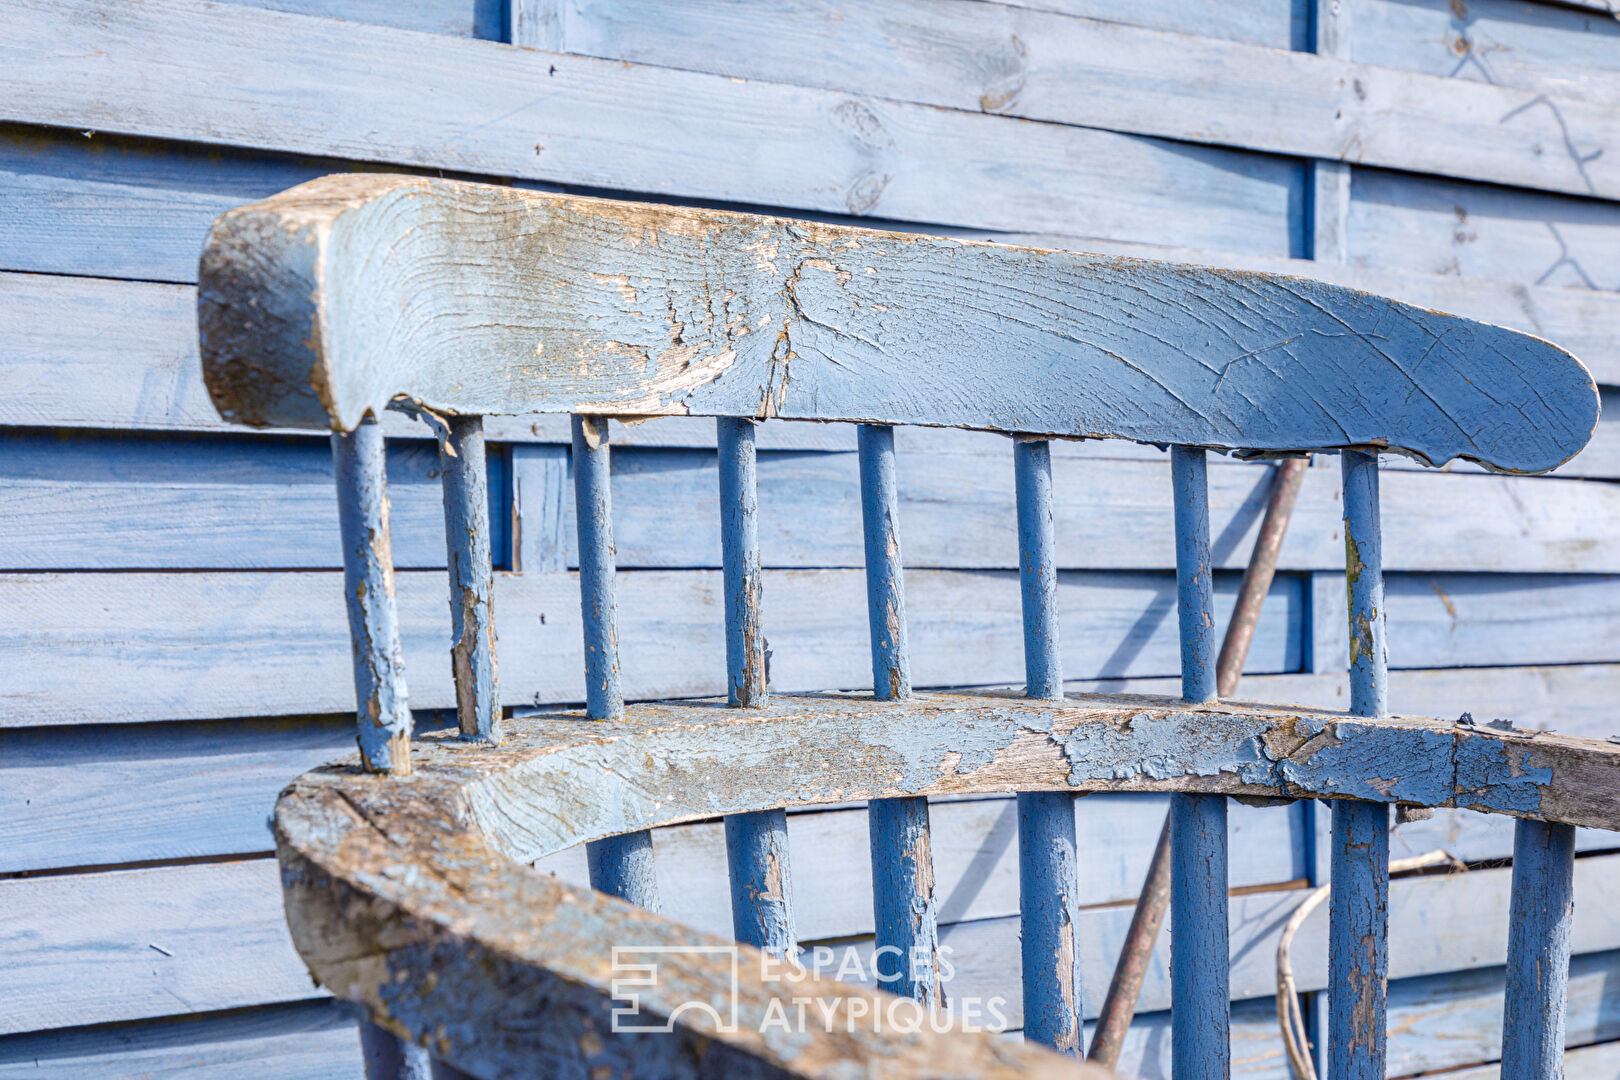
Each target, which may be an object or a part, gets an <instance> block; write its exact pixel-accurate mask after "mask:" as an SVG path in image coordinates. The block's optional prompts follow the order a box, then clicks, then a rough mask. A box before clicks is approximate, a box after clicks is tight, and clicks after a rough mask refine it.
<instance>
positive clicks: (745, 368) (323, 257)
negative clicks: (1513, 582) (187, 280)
mask: <svg viewBox="0 0 1620 1080" xmlns="http://www.w3.org/2000/svg"><path fill="white" fill-rule="evenodd" d="M1122 312H1123V313H1124V314H1123V317H1122V315H1121V313H1122ZM198 324H199V331H200V352H201V356H202V363H203V370H204V377H205V381H206V383H207V386H208V388H209V392H210V394H211V395H212V398H213V400H214V403H215V406H216V408H217V409H218V410H219V412H220V414H221V416H222V417H224V418H225V419H227V420H231V421H234V422H238V423H244V424H249V425H256V426H264V425H278V426H287V427H311V428H332V429H337V430H349V429H352V428H353V427H354V425H356V424H358V423H359V422H360V421H361V420H362V418H363V417H364V416H365V415H367V414H368V413H378V412H380V411H381V410H382V409H384V408H386V407H388V406H389V404H390V403H394V404H396V405H398V406H401V407H406V408H411V409H417V410H427V411H428V412H430V413H431V412H439V413H450V414H455V413H479V414H495V415H506V414H517V413H530V412H581V413H597V414H604V415H614V416H620V417H626V418H628V417H645V416H668V415H701V416H739V417H749V416H752V417H758V418H769V417H782V418H792V419H805V420H827V421H851V422H855V421H860V422H873V423H885V424H918V425H929V426H948V427H964V428H978V429H983V430H992V431H1004V432H1009V433H1024V434H1035V435H1046V436H1053V437H1061V438H1120V439H1130V440H1135V441H1139V442H1153V443H1176V444H1182V445H1191V446H1207V447H1211V448H1214V449H1220V450H1230V451H1249V452H1262V453H1263V452H1279V453H1281V452H1292V451H1301V450H1318V449H1337V448H1344V447H1361V448H1372V449H1384V450H1389V451H1392V452H1397V453H1403V454H1407V455H1410V456H1412V457H1414V458H1415V459H1417V460H1419V461H1422V462H1425V463H1428V464H1432V465H1440V464H1443V463H1444V462H1446V461H1449V460H1451V459H1453V458H1456V457H1462V458H1466V459H1469V460H1473V461H1477V462H1479V463H1480V464H1482V465H1484V466H1486V467H1487V468H1491V469H1495V470H1498V471H1503V472H1543V471H1546V470H1549V469H1552V468H1555V467H1556V466H1557V465H1559V464H1561V463H1562V462H1564V461H1566V460H1568V458H1570V457H1571V456H1573V455H1574V454H1575V453H1576V452H1577V451H1578V450H1579V449H1580V448H1581V447H1582V446H1584V445H1585V443H1586V441H1587V440H1588V439H1589V438H1590V437H1591V433H1592V430H1593V428H1594V427H1595V425H1596V422H1597V417H1598V408H1599V404H1598V395H1597V389H1596V385H1595V383H1594V382H1593V380H1592V378H1591V375H1590V373H1588V372H1587V371H1586V369H1585V368H1584V367H1583V366H1582V365H1581V364H1580V362H1579V361H1578V360H1576V359H1575V358H1574V357H1572V356H1570V355H1569V354H1568V353H1566V352H1565V351H1564V350H1562V349H1560V348H1558V347H1557V346H1555V345H1552V344H1550V343H1548V342H1545V341H1542V340H1541V339H1539V338H1536V337H1532V336H1531V335H1527V334H1522V333H1519V332H1517V331H1513V330H1507V329H1504V328H1501V327H1497V326H1492V325H1490V324H1487V323H1481V322H1476V321H1473V320H1469V319H1464V318H1460V317H1457V316H1451V315H1445V314H1442V313H1438V312H1434V311H1428V310H1426V309H1423V308H1417V307H1413V306H1411V305H1408V304H1403V303H1400V302H1398V301H1394V300H1389V299H1386V298H1383V297H1377V296H1373V295H1371V294H1368V293H1363V292H1359V291H1357V290H1354V289H1349V288H1345V287H1342V286H1337V285H1331V284H1327V283H1324V282H1318V281H1311V280H1306V279H1301V278H1290V277H1286V276H1283V275H1277V274H1267V273H1260V272H1252V271H1239V270H1221V269H1212V268H1201V267H1192V266H1186V265H1180V264H1172V263H1160V262H1152V261H1147V260H1141V259H1130V258H1123V257H1116V256H1100V255H1086V254H1082V253H1075V252H1066V251H1052V250H1046V249H1038V248H1018V247H1010V246H1003V245H995V244H987V243H983V242H972V241H961V240H954V239H948V238H943V237H933V236H926V235H922V234H901V233H885V232H878V231H874V230H868V229H860V228H854V227H848V226H835V225H826V224H818V223H810V222H796V221H788V220H785V219H779V218H770V217H763V216H759V215H752V214H738V213H730V212H724V211H711V210H694V209H687V208H681V207H671V206H654V205H644V204H637V203H626V202H616V201H611V200H603V199H590V198H584V197H576V196H561V195H552V194H547V193H541V192H529V191H518V190H513V189H509V188H499V187H493V186H489V185H479V184H471V183H465V182H460V181H447V180H436V179H431V178H422V177H404V176H366V175H352V174H351V175H343V176H333V177H326V178H323V179H320V180H315V181H311V182H310V183H307V184H303V185H300V186H299V187H296V188H293V189H291V190H289V191H287V192H283V193H282V194H280V195H277V196H274V197H272V198H270V199H268V200H265V201H263V202H259V203H254V204H250V205H248V206H245V207H239V208H237V209H236V210H232V211H230V212H229V213H227V214H225V215H224V216H223V217H221V218H220V219H219V220H218V221H217V222H215V224H214V227H213V229H212V230H211V232H210V235H209V239H208V243H207V246H206V247H205V249H204V252H203V255H202V260H201V265H200V268H199V290H198ZM970 388H971V392H969V389H970Z"/></svg>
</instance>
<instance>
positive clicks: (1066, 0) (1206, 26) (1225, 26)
mask: <svg viewBox="0 0 1620 1080" xmlns="http://www.w3.org/2000/svg"><path fill="white" fill-rule="evenodd" d="M1008 2H1009V3H1011V4H1012V6H1014V7H1029V8H1039V9H1041V10H1044V11H1057V12H1062V13H1063V14H1065V15H1081V16H1084V17H1086V18H1091V19H1109V20H1112V21H1114V22H1124V23H1130V24H1131V25H1133V26H1147V27H1152V28H1153V29H1155V30H1174V31H1177V32H1179V33H1183V34H1202V35H1204V36H1205V37H1212V38H1222V39H1224V40H1228V41H1246V42H1249V43H1250V44H1252V45H1269V46H1270V47H1272V48H1274V49H1299V48H1304V47H1305V34H1306V29H1307V28H1306V25H1305V24H1306V14H1305V12H1303V11H1302V10H1300V8H1299V5H1297V4H1294V3H1290V2H1288V0H1255V2H1253V3H1248V4H1223V3H1220V2H1219V0H1140V2H1139V3H1135V4H1132V5H1130V7H1128V8H1121V7H1120V6H1119V5H1117V4H1113V3H1110V2H1109V0H1008ZM1593 2H1599V0H1593Z"/></svg>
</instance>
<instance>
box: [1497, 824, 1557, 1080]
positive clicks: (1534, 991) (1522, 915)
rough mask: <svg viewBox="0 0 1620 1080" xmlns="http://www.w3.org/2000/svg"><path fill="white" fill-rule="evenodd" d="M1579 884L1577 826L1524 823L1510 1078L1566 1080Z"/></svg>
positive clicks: (1517, 883)
mask: <svg viewBox="0 0 1620 1080" xmlns="http://www.w3.org/2000/svg"><path fill="white" fill-rule="evenodd" d="M1574 886H1575V827H1574V826H1573V825H1561V824H1557V823H1554V822H1547V821H1520V822H1518V823H1517V824H1516V825H1515V827H1514V832H1513V898H1512V900H1511V902H1510V903H1509V908H1508V955H1507V1000H1506V1002H1505V1003H1504V1006H1503V1013H1502V1080H1558V1078H1559V1077H1561V1076H1562V1075H1563V1072H1564V1013H1565V1009H1566V1003H1567V997H1568V992H1569V937H1570V927H1571V924H1572V923H1573V922H1574V919H1575V892H1574Z"/></svg>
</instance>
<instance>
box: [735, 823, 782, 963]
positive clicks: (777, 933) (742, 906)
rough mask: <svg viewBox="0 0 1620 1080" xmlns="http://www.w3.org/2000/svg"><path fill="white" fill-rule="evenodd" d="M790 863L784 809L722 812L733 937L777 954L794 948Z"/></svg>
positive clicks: (780, 954)
mask: <svg viewBox="0 0 1620 1080" xmlns="http://www.w3.org/2000/svg"><path fill="white" fill-rule="evenodd" d="M790 866H791V864H790V862H789V859H788V830H787V813H786V812H785V811H782V810H763V811H760V812H759V813H754V814H728V815H727V816H726V870H727V873H728V876H729V878H730V883H731V927H732V935H733V936H734V937H736V939H737V940H738V941H741V942H743V943H744V944H746V945H752V946H754V947H755V948H757V949H763V950H765V951H766V952H768V953H773V954H775V955H777V956H788V955H790V954H791V953H792V952H793V950H794V949H795V948H797V947H798V943H799V939H798V935H797V933H796V932H795V930H794V924H793V874H792V872H791V868H790Z"/></svg>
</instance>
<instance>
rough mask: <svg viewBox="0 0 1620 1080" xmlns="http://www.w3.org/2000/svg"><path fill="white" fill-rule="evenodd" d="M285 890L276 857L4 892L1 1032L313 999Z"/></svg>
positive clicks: (76, 878)
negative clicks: (290, 926) (291, 932)
mask: <svg viewBox="0 0 1620 1080" xmlns="http://www.w3.org/2000/svg"><path fill="white" fill-rule="evenodd" d="M277 891H278V890H277V873H276V865H275V862H274V861H273V860H270V859H252V860H247V861H243V862H232V863H221V864H215V865H199V866H172V867H161V868H156V869H149V870H124V871H118V872H115V873H108V874H91V875H70V876H63V877H42V878H32V879H28V878H22V879H13V880H9V881H3V882H0V896H3V897H4V899H3V901H0V947H3V949H4V952H5V955H6V968H7V979H6V985H5V987H4V989H3V990H0V1001H3V1002H4V1004H5V1008H4V1011H3V1016H0V1032H4V1033H7V1034H9V1033H12V1032H23V1031H37V1030H41V1029H45V1028H60V1027H72V1026H76V1025H82V1024H95V1023H102V1022H105V1021H109V1020H132V1019H139V1018H142V1017H157V1016H172V1015H175V1014H179V1013H188V1012H202V1011H208V1010H217V1009H230V1008H240V1007H243V1006H248V1005H258V1004H262V1003H265V1002H272V1001H299V1000H304V999H308V998H311V997H314V996H315V995H316V993H317V991H316V990H315V989H314V988H313V987H312V986H311V985H310V982H309V973H308V971H307V970H306V969H305V967H304V965H303V964H302V963H301V962H300V961H299V959H298V956H297V954H296V953H294V952H293V951H292V947H291V943H290V940H289V938H288V936H287V923H286V918H285V913H284V911H283V908H282V904H281V899H280V897H279V896H277ZM69 913H71V914H69Z"/></svg>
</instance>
